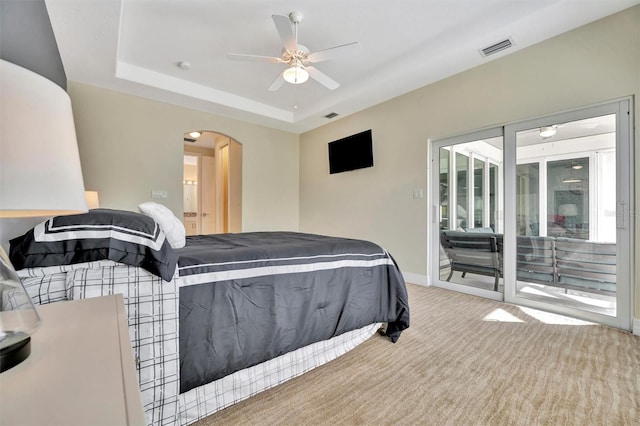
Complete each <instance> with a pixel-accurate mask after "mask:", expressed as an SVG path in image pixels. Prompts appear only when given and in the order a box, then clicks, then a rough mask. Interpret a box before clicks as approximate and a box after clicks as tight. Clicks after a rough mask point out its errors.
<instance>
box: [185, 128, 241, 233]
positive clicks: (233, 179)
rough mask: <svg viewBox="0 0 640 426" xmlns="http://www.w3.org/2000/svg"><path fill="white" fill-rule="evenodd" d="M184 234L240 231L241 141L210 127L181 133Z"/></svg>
mask: <svg viewBox="0 0 640 426" xmlns="http://www.w3.org/2000/svg"><path fill="white" fill-rule="evenodd" d="M183 203H184V224H185V228H186V229H187V235H198V234H205V235H206V234H219V233H225V232H241V231H242V144H241V143H240V142H238V141H236V140H235V139H233V138H231V137H229V136H227V135H224V134H221V133H218V132H215V131H209V130H192V131H189V132H186V133H185V134H184V176H183Z"/></svg>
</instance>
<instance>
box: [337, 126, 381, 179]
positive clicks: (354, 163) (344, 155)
mask: <svg viewBox="0 0 640 426" xmlns="http://www.w3.org/2000/svg"><path fill="white" fill-rule="evenodd" d="M365 167H373V142H372V138H371V129H369V130H365V131H364V132H361V133H357V134H355V135H351V136H347V137H346V138H342V139H338V140H336V141H333V142H329V173H330V174H334V173H342V172H348V171H350V170H356V169H364V168H365Z"/></svg>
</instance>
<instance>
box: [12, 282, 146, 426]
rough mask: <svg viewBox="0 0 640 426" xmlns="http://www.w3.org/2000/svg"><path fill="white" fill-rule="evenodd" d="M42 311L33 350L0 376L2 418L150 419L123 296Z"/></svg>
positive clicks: (15, 421)
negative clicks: (143, 396)
mask: <svg viewBox="0 0 640 426" xmlns="http://www.w3.org/2000/svg"><path fill="white" fill-rule="evenodd" d="M38 312H39V313H40V315H41V317H42V324H41V326H40V329H38V330H37V331H36V333H35V334H34V335H33V336H31V355H30V356H29V358H27V360H26V361H24V362H22V363H21V364H19V365H17V366H15V367H13V368H11V369H10V370H7V371H5V372H3V373H2V374H0V424H3V425H44V424H46V425H54V424H60V425H62V424H63V425H69V426H70V425H83V426H87V425H144V424H146V421H145V418H144V413H143V410H142V401H141V398H140V388H139V386H138V380H137V375H136V369H135V364H134V360H133V351H132V349H131V342H130V340H129V332H128V327H127V316H126V313H125V309H124V303H123V300H122V295H120V294H117V295H113V296H104V297H97V298H92V299H84V300H76V301H70V302H58V303H52V304H50V305H43V306H38Z"/></svg>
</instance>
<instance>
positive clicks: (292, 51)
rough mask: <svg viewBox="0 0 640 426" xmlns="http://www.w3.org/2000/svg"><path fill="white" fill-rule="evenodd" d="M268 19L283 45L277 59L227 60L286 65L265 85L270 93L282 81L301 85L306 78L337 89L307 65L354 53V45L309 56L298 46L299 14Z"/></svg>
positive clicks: (241, 57) (356, 46) (239, 55)
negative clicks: (271, 21)
mask: <svg viewBox="0 0 640 426" xmlns="http://www.w3.org/2000/svg"><path fill="white" fill-rule="evenodd" d="M272 18H273V22H274V23H275V25H276V29H277V30H278V34H280V39H281V40H282V44H283V45H284V47H283V49H282V55H281V56H280V57H275V56H259V55H245V54H242V53H228V54H227V56H228V57H229V59H235V60H246V61H263V62H273V63H276V64H287V65H288V68H287V69H285V70H284V71H283V72H281V73H280V74H279V75H278V77H277V78H276V79H275V80H274V82H273V83H271V86H269V90H271V91H274V90H278V89H279V88H280V86H282V83H284V82H285V81H287V82H289V83H291V84H301V83H304V82H305V81H307V80H308V79H309V77H311V78H312V79H314V80H315V81H317V82H318V83H320V84H322V85H323V86H325V87H326V88H327V89H329V90H335V89H337V88H338V86H340V84H339V83H338V82H337V81H335V80H333V79H332V78H331V77H329V76H328V75H326V74H324V73H323V72H321V71H319V70H318V69H317V68H315V67H313V66H310V65H309V64H313V63H316V62H322V61H327V60H330V59H334V58H337V57H340V56H346V55H349V54H352V53H355V52H356V51H357V50H358V49H359V48H360V45H359V44H358V42H352V43H347V44H343V45H340V46H335V47H331V48H329V49H325V50H320V51H318V52H315V53H310V52H309V49H307V48H306V47H305V46H303V45H302V44H298V24H300V22H302V19H303V18H304V16H303V15H302V13H301V12H291V13H289V15H288V16H283V15H272Z"/></svg>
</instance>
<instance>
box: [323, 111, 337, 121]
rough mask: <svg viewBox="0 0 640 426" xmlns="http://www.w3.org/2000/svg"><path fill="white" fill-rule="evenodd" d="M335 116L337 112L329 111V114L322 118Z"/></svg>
mask: <svg viewBox="0 0 640 426" xmlns="http://www.w3.org/2000/svg"><path fill="white" fill-rule="evenodd" d="M337 116H338V113H335V112H330V113H329V114H327V115H325V116H324V118H328V119H332V118H333V117H337Z"/></svg>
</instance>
